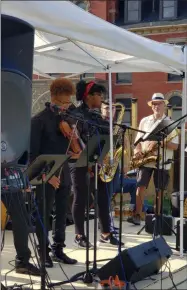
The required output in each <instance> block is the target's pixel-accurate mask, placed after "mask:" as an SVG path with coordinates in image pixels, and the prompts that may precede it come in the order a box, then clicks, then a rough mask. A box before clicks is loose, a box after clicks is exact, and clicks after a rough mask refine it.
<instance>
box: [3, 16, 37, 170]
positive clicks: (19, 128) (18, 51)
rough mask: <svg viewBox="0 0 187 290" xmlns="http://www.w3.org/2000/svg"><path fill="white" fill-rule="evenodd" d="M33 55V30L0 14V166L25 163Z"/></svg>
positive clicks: (30, 103)
mask: <svg viewBox="0 0 187 290" xmlns="http://www.w3.org/2000/svg"><path fill="white" fill-rule="evenodd" d="M33 53H34V28H33V27H31V26H30V25H29V24H28V23H25V22H24V21H22V20H20V19H17V18H14V17H10V16H7V15H1V166H3V165H5V166H10V165H18V166H19V165H20V166H21V165H23V166H24V165H26V164H27V162H28V157H29V143H30V126H31V110H32V74H33Z"/></svg>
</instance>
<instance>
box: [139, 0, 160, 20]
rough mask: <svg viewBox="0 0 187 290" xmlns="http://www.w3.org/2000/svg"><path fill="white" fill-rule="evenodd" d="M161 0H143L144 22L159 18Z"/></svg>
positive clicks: (142, 15) (142, 12) (142, 13)
mask: <svg viewBox="0 0 187 290" xmlns="http://www.w3.org/2000/svg"><path fill="white" fill-rule="evenodd" d="M159 8H160V0H142V5H141V17H142V19H141V20H142V21H144V22H152V21H157V20H159Z"/></svg>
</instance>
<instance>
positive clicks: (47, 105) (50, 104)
mask: <svg viewBox="0 0 187 290" xmlns="http://www.w3.org/2000/svg"><path fill="white" fill-rule="evenodd" d="M45 106H46V108H49V109H52V110H55V111H63V109H62V107H60V106H58V105H55V104H52V103H50V102H46V103H45Z"/></svg>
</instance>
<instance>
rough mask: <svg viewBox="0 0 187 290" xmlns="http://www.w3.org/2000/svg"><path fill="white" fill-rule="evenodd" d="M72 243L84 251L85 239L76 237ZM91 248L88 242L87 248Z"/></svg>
mask: <svg viewBox="0 0 187 290" xmlns="http://www.w3.org/2000/svg"><path fill="white" fill-rule="evenodd" d="M74 243H75V245H76V246H78V247H79V248H84V249H86V247H87V238H86V237H85V236H81V237H78V236H76V237H75V240H74ZM92 247H93V245H92V244H91V243H90V242H89V248H92Z"/></svg>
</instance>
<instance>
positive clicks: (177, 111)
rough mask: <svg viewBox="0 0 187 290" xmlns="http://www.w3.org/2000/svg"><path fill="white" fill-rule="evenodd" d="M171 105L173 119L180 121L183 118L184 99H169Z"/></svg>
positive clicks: (177, 97)
mask: <svg viewBox="0 0 187 290" xmlns="http://www.w3.org/2000/svg"><path fill="white" fill-rule="evenodd" d="M169 104H170V105H171V106H172V111H173V114H172V119H173V120H177V119H179V118H180V117H181V116H182V98H181V97H180V96H177V95H176V96H175V95H174V96H172V97H171V98H170V99H169Z"/></svg>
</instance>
